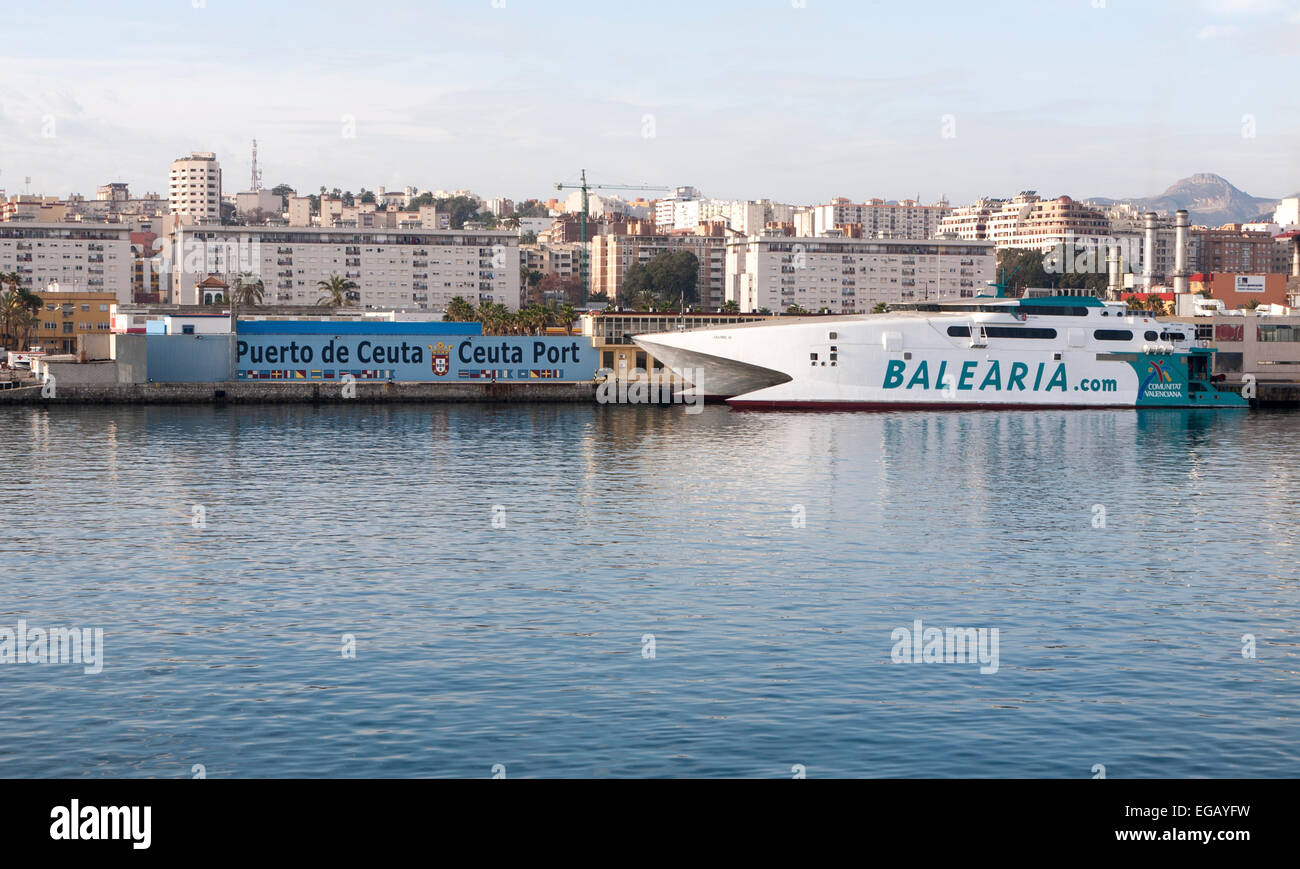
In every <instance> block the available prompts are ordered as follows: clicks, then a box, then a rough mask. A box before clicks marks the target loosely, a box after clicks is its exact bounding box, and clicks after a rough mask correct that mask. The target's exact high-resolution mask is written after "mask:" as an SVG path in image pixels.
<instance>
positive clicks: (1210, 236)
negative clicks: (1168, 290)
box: [1188, 224, 1291, 274]
mask: <svg viewBox="0 0 1300 869" xmlns="http://www.w3.org/2000/svg"><path fill="white" fill-rule="evenodd" d="M1188 244H1189V248H1190V251H1191V253H1190V255H1189V258H1188V262H1189V263H1190V265H1191V268H1192V269H1193V270H1195V271H1198V272H1214V273H1220V272H1231V273H1246V274H1286V273H1287V272H1288V271H1289V270H1290V265H1291V263H1290V257H1289V256H1288V255H1289V253H1290V248H1289V246H1287V245H1285V244H1278V243H1277V242H1275V241H1274V238H1273V235H1272V234H1271V233H1268V232H1251V231H1248V230H1243V229H1242V228H1241V225H1240V224H1229V225H1226V226H1221V227H1219V228H1218V229H1207V228H1205V227H1201V226H1196V227H1192V229H1191V230H1190V236H1189V239H1188Z"/></svg>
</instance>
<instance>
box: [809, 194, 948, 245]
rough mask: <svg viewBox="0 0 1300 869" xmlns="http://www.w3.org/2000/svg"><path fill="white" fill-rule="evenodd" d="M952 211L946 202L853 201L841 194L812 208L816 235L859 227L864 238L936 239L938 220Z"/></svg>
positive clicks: (911, 200) (908, 200)
mask: <svg viewBox="0 0 1300 869" xmlns="http://www.w3.org/2000/svg"><path fill="white" fill-rule="evenodd" d="M951 210H952V209H951V208H949V207H948V203H947V202H943V201H940V202H938V203H936V204H934V205H922V204H921V203H919V202H917V201H916V200H914V199H904V200H903V201H901V202H898V203H894V204H890V203H887V202H885V200H883V199H869V200H867V201H866V202H863V203H854V202H850V201H849V200H847V199H844V198H842V197H841V198H839V199H832V200H831V201H830V202H829V203H828V204H826V205H818V206H815V207H814V208H813V234H815V235H826V234H828V233H830V232H832V231H833V230H835V229H836V227H860V230H859V231H860V233H861V236H862V238H934V236H935V234H936V233H937V232H938V229H939V222H940V221H941V220H943V219H944V218H945V217H946V216H947V215H948V212H950V211H951ZM845 234H846V235H849V234H851V233H850V232H846V233H845Z"/></svg>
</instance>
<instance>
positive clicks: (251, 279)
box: [230, 272, 266, 308]
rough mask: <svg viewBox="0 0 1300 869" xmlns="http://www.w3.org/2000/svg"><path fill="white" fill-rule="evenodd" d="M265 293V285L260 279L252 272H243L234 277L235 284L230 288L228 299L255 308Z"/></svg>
mask: <svg viewBox="0 0 1300 869" xmlns="http://www.w3.org/2000/svg"><path fill="white" fill-rule="evenodd" d="M265 293H266V287H265V286H263V285H262V279H261V278H259V277H257V276H256V275H254V274H253V273H252V272H244V273H243V274H242V275H239V276H238V277H237V278H235V285H234V286H233V287H231V288H230V301H231V302H232V303H234V304H236V305H242V306H244V307H249V308H255V307H257V306H258V305H260V304H262V297H263V296H264V295H265Z"/></svg>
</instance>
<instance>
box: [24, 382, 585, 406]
mask: <svg viewBox="0 0 1300 869" xmlns="http://www.w3.org/2000/svg"><path fill="white" fill-rule="evenodd" d="M348 386H350V387H351V389H350V390H348V393H347V394H345V384H344V383H342V382H341V381H337V382H328V381H327V382H322V381H318V380H313V381H307V382H302V381H289V382H267V381H243V380H240V381H226V382H219V383H96V384H80V385H75V386H74V385H69V386H64V385H62V384H58V385H57V388H56V389H55V390H54V394H53V395H51V396H46V395H44V394H43V392H42V387H41V386H40V385H39V384H38V385H35V386H17V387H14V388H10V389H0V405H4V404H283V403H286V402H290V403H308V404H328V403H340V404H341V403H345V402H367V403H378V402H383V403H402V402H412V403H415V402H420V403H428V402H447V401H494V402H513V403H524V402H584V403H588V404H594V403H595V401H596V384H595V383H594V382H591V381H583V382H576V383H575V382H564V381H560V382H545V381H542V382H538V381H531V382H510V381H496V382H491V381H488V382H470V383H464V382H457V383H406V382H397V381H393V382H388V381H384V382H369V381H364V380H358V381H355V382H354V383H351V384H348Z"/></svg>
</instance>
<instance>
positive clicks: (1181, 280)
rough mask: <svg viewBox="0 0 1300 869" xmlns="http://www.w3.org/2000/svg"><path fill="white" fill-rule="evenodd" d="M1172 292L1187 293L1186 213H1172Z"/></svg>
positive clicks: (1181, 210)
mask: <svg viewBox="0 0 1300 869" xmlns="http://www.w3.org/2000/svg"><path fill="white" fill-rule="evenodd" d="M1174 292H1175V293H1185V292H1187V212H1186V211H1185V210H1184V209H1182V208H1180V209H1178V210H1177V211H1176V212H1174Z"/></svg>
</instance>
